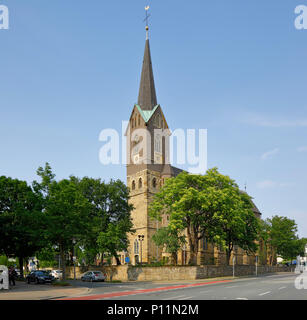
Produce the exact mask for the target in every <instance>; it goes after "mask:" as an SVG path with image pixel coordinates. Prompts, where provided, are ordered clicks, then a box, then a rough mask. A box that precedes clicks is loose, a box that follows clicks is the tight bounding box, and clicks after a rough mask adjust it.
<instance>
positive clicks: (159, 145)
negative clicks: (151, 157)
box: [155, 134, 162, 153]
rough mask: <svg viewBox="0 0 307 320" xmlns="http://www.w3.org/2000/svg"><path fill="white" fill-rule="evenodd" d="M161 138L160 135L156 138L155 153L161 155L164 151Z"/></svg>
mask: <svg viewBox="0 0 307 320" xmlns="http://www.w3.org/2000/svg"><path fill="white" fill-rule="evenodd" d="M161 142H162V141H161V136H160V135H159V134H157V135H156V137H155V152H159V153H161V152H162V151H161V150H162V143H161Z"/></svg>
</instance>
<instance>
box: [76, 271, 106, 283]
mask: <svg viewBox="0 0 307 320" xmlns="http://www.w3.org/2000/svg"><path fill="white" fill-rule="evenodd" d="M105 279H106V275H105V274H103V273H102V272H101V271H88V272H85V273H84V274H83V275H82V277H81V280H82V281H90V282H94V281H102V282H103V281H105Z"/></svg>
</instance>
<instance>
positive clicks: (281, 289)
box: [278, 287, 287, 290]
mask: <svg viewBox="0 0 307 320" xmlns="http://www.w3.org/2000/svg"><path fill="white" fill-rule="evenodd" d="M286 288H287V287H281V288H279V289H278V290H282V289H286Z"/></svg>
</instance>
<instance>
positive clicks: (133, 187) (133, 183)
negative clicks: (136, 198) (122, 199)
mask: <svg viewBox="0 0 307 320" xmlns="http://www.w3.org/2000/svg"><path fill="white" fill-rule="evenodd" d="M132 190H135V181H134V180H133V181H132Z"/></svg>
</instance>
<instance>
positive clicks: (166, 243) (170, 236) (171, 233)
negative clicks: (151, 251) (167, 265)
mask: <svg viewBox="0 0 307 320" xmlns="http://www.w3.org/2000/svg"><path fill="white" fill-rule="evenodd" d="M152 239H153V241H154V242H155V244H156V245H157V246H158V247H161V246H162V247H164V248H165V251H166V252H168V253H170V254H171V255H172V260H173V261H172V262H173V264H175V265H176V264H177V252H178V251H179V250H180V249H181V248H182V246H183V245H184V244H185V243H186V240H185V236H183V235H180V234H179V233H178V232H177V231H176V230H172V229H170V228H161V229H159V230H158V231H157V232H156V233H155V234H154V235H153V237H152Z"/></svg>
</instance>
